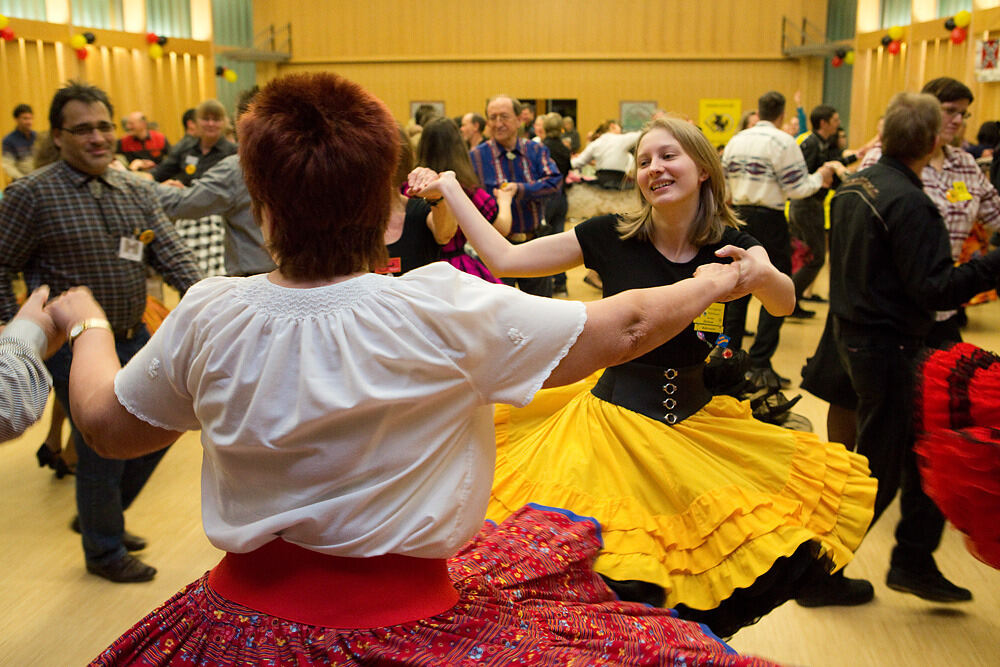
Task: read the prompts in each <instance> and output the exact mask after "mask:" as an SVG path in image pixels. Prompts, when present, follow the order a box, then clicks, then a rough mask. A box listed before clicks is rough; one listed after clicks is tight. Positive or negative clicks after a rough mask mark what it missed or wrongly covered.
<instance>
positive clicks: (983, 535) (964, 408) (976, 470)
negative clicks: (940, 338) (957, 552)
mask: <svg viewBox="0 0 1000 667" xmlns="http://www.w3.org/2000/svg"><path fill="white" fill-rule="evenodd" d="M917 386H918V391H917V394H916V395H917V406H916V407H917V409H916V416H917V422H916V423H917V442H916V452H917V463H918V465H919V467H920V474H921V478H922V480H923V487H924V491H925V492H926V493H927V495H928V496H929V497H930V498H931V499H932V500H933V501H934V502H935V504H936V505H937V506H938V507H939V508H940V509H941V513H942V514H944V515H945V516H946V517H947V518H948V520H949V521H951V523H952V524H953V525H954V526H955V527H956V528H958V529H959V530H960V531H962V532H963V533H965V535H966V538H967V539H966V545H967V546H968V548H969V551H970V552H972V553H973V555H975V556H976V557H977V558H979V559H980V560H982V561H983V562H985V563H987V564H988V565H991V566H992V567H995V568H998V569H1000V357H997V356H996V355H994V354H992V353H990V352H986V351H985V350H981V349H979V348H978V347H975V346H974V345H970V344H968V343H957V344H955V345H952V346H951V347H949V348H948V349H945V350H934V351H932V352H929V353H928V355H927V356H926V357H925V358H924V359H923V360H922V361H921V364H920V372H919V375H918V384H917Z"/></svg>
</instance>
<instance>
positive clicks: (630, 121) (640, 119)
mask: <svg viewBox="0 0 1000 667" xmlns="http://www.w3.org/2000/svg"><path fill="white" fill-rule="evenodd" d="M619 110H620V112H621V124H622V130H624V131H625V132H635V131H636V130H641V129H642V126H643V125H645V124H646V122H647V121H648V120H649V119H650V118H652V117H653V114H654V113H656V102H655V101H649V102H629V101H625V100H622V101H621V102H619Z"/></svg>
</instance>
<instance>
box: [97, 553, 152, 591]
mask: <svg viewBox="0 0 1000 667" xmlns="http://www.w3.org/2000/svg"><path fill="white" fill-rule="evenodd" d="M87 572H90V573H91V574H96V575H97V576H98V577H104V578H105V579H107V580H108V581H113V582H115V583H116V584H136V583H139V582H143V581H150V580H152V578H153V577H155V576H156V568H155V567H151V566H149V565H146V564H145V563H143V562H142V561H141V560H139V559H138V558H136V557H135V556H132V555H129V554H125V555H124V556H122V557H121V558H119V559H118V560H116V561H113V562H111V563H108V564H106V565H95V564H93V563H87Z"/></svg>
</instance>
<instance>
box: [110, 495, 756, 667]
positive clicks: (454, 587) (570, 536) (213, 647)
mask: <svg viewBox="0 0 1000 667" xmlns="http://www.w3.org/2000/svg"><path fill="white" fill-rule="evenodd" d="M600 547H601V542H600V535H599V528H598V526H597V524H596V522H595V521H593V520H592V519H585V518H581V517H577V516H573V515H569V514H567V513H563V512H561V511H556V510H550V509H547V508H540V507H525V508H523V509H521V510H520V511H518V512H517V513H515V514H514V515H512V516H511V517H510V518H509V519H507V520H506V521H504V522H503V523H502V524H501V525H499V526H495V525H493V524H490V523H487V524H485V525H484V526H483V529H482V530H481V531H480V533H479V534H478V535H477V536H476V537H475V538H474V539H473V540H472V541H470V542H469V544H468V545H466V547H465V548H464V549H463V550H462V551H461V552H460V553H459V554H457V555H456V556H454V557H453V558H451V559H449V560H448V561H447V564H446V567H447V574H448V578H449V579H450V582H449V583H442V582H441V581H440V580H439V578H438V577H436V576H435V575H434V569H435V567H436V566H435V565H434V563H435V561H427V562H425V563H424V564H423V565H419V564H417V565H418V566H419V567H422V568H425V570H424V571H423V574H422V575H421V576H416V577H415V576H412V575H413V572H414V570H413V569H412V566H413V565H414V563H409V564H408V563H406V561H407V560H411V561H416V560H418V559H405V557H398V556H396V557H390V560H388V561H386V560H383V559H381V558H380V559H340V558H334V559H332V562H334V563H335V565H334V567H333V570H335V572H333V573H331V572H330V571H329V570H330V568H327V571H326V572H325V573H324V571H323V568H322V567H319V568H316V567H312V566H311V565H310V563H313V565H315V564H316V560H315V559H316V558H317V556H316V554H315V552H309V551H307V550H305V549H300V548H298V547H286V546H282V547H278V549H280V551H281V559H282V561H281V562H282V563H283V566H284V569H285V570H299V569H301V568H300V563H304V565H303V566H301V567H304V568H305V570H306V571H308V572H310V575H309V576H310V577H312V578H313V581H312V584H310V585H304V582H303V581H302V580H301V579H296V577H291V578H290V579H289V580H290V581H291V582H292V583H291V584H290V585H289V586H288V587H286V588H285V589H284V590H282V591H280V592H279V591H274V590H271V591H267V590H266V589H267V586H261V585H260V582H259V581H247V582H245V584H246V589H247V590H248V591H249V592H247V591H244V590H243V589H241V588H239V587H236V588H232V590H233V591H235V593H236V595H235V596H236V597H242V598H251V599H255V600H257V603H258V604H259V606H261V607H266V608H268V609H273V608H276V607H275V605H277V606H278V607H277V608H280V606H281V605H282V604H284V603H283V602H282V600H286V601H287V600H288V599H292V600H296V599H297V600H299V602H300V605H298V606H299V607H302V608H303V609H304V610H303V609H298V610H297V611H296V612H294V613H296V614H298V615H300V616H301V615H302V614H305V615H307V616H308V615H311V617H312V620H315V619H316V618H336V615H337V614H342V611H343V609H345V608H347V609H349V610H351V611H357V613H352V614H351V617H350V619H349V622H348V623H346V625H348V626H349V627H329V626H327V625H322V624H311V623H304V622H301V621H296V620H289V619H288V618H284V617H281V616H278V615H274V614H271V613H267V612H266V611H261V610H259V609H254V608H250V607H248V606H245V604H241V603H239V602H236V601H234V600H232V599H228V598H227V597H223V595H221V594H220V592H219V591H218V590H216V589H215V588H214V587H213V585H212V581H213V580H216V581H218V582H219V585H220V587H222V588H227V590H228V589H229V587H231V586H233V584H234V583H235V582H237V581H238V580H239V578H240V577H243V576H247V575H248V574H250V573H251V572H252V570H253V568H254V567H255V566H256V565H260V564H262V563H263V564H264V565H265V567H270V565H271V563H273V560H270V559H269V557H268V556H267V554H266V553H265V554H264V555H263V556H262V557H261V558H257V559H254V557H253V556H251V557H250V559H249V560H248V559H246V558H245V557H243V558H242V559H237V562H236V563H235V567H234V563H233V562H232V561H230V562H229V564H228V565H227V564H226V559H229V558H230V556H227V557H226V559H224V560H223V563H222V564H220V567H217V568H216V569H215V570H213V572H211V573H208V574H206V575H205V576H203V577H202V578H201V579H199V580H198V581H196V582H194V583H192V584H190V585H189V586H188V587H187V588H185V589H184V590H182V591H181V592H179V593H178V594H177V595H175V596H174V597H173V598H171V599H170V600H168V601H167V602H166V603H165V604H164V605H163V606H161V607H160V608H159V609H157V610H155V611H154V612H152V613H151V614H150V615H149V616H147V617H146V618H145V619H143V620H142V621H140V622H139V623H138V624H137V625H135V626H134V627H133V628H132V629H131V630H129V631H128V632H127V633H125V634H124V635H123V636H122V637H121V638H119V639H118V641H116V642H115V643H114V644H113V645H112V646H111V647H110V648H108V649H107V650H106V651H105V652H104V653H102V654H101V655H100V656H98V658H97V659H96V660H95V661H94V662H93V663H92V664H94V665H192V666H195V665H198V666H199V667H201V666H205V665H227V666H228V665H247V666H249V665H313V664H318V665H428V666H430V665H433V666H440V665H449V666H450V665H587V666H590V665H668V664H669V665H674V664H684V665H767V664H772V663H769V662H768V661H765V660H761V659H758V658H752V657H745V656H740V655H738V654H736V653H735V652H734V651H733V650H732V649H730V648H729V647H728V646H727V645H726V644H724V643H722V642H721V641H719V640H718V639H717V638H715V637H714V636H713V635H712V634H711V633H710V632H709V631H708V630H707V629H706V628H705V627H703V626H701V625H698V624H695V623H691V622H688V621H682V620H680V619H677V618H676V617H675V615H674V613H673V612H672V611H671V610H665V609H655V608H651V607H647V606H645V605H641V604H637V603H631V602H621V601H618V600H616V599H615V597H614V594H613V593H612V592H611V591H610V589H608V588H607V586H605V584H604V583H603V581H602V580H601V579H600V577H599V576H597V575H596V574H595V573H594V572H593V570H592V569H591V563H592V562H593V560H594V558H595V557H596V554H597V551H598V550H599V549H600ZM263 549H267V547H264V548H263ZM258 551H261V550H258ZM298 552H306V553H298ZM256 553H257V552H254V554H256ZM275 553H276V552H272V553H271V556H274V554H275ZM296 554H298V555H296ZM244 556H246V555H244ZM320 558H329V557H323V556H320ZM399 559H402V560H399ZM254 560H257V563H256V565H255V563H254ZM349 561H355V564H356V565H357V567H352V566H351V564H350V563H349ZM358 561H360V563H359V562H358ZM365 561H376V562H377V565H376V566H375V568H376V570H375V571H378V570H379V569H380V568H381V572H380V574H379V575H378V576H379V578H380V579H381V580H383V581H384V580H386V579H388V580H393V579H396V581H397V582H399V585H400V586H402V587H403V589H402V590H401V592H400V596H401V597H402V596H414V595H416V596H419V597H420V598H422V599H424V600H426V601H427V602H426V604H429V605H432V606H433V605H435V604H436V605H441V604H443V603H445V601H446V600H447V598H448V595H449V593H448V590H449V589H450V590H451V591H453V593H452V594H453V595H455V596H456V597H457V602H455V603H454V604H453V605H452V606H450V607H448V608H446V609H442V610H440V611H438V612H437V613H434V614H432V615H429V616H426V617H423V618H418V619H415V620H408V621H401V622H393V623H392V624H389V625H381V626H377V627H370V626H369V627H364V626H365V625H366V621H372V620H376V619H381V620H384V619H385V614H386V613H387V612H386V611H385V609H384V608H381V609H380V605H377V604H376V605H372V604H368V605H365V604H363V602H364V597H365V595H366V591H367V593H368V594H370V595H374V596H378V595H384V594H386V593H387V592H390V591H391V590H392V588H393V587H394V586H385V585H383V584H382V583H380V582H378V581H368V582H367V583H368V585H367V586H366V585H365V584H364V583H363V582H364V579H365V577H368V576H370V575H369V573H368V568H369V564H367V563H365ZM345 562H346V563H345ZM345 564H346V567H345ZM244 566H246V567H244ZM220 568H222V569H224V570H228V571H226V572H222V573H220V572H219V570H220ZM310 568H311V569H310ZM406 573H409V574H410V575H411V577H410V579H411V581H410V583H405V582H404V579H405V575H406ZM279 578H281V577H280V576H279ZM317 578H319V579H321V580H322V582H321V583H317V582H316V579H317ZM286 579H287V578H286ZM414 580H416V581H414ZM330 581H339V582H340V585H339V586H338V587H335V588H327V587H326V586H327V584H328V583H329V582H330ZM421 582H423V583H421ZM296 587H297V590H295V589H296ZM419 589H423V590H419ZM317 591H321V592H322V591H326V595H325V596H324V595H318V594H317ZM269 596H270V598H269ZM324 597H329V598H333V599H334V600H336V601H337V602H338V604H336V605H330V609H326V610H324V609H322V607H323V606H324V602H323V598H324ZM404 602H405V600H404ZM389 604H390V605H393V603H392V602H389ZM420 604H421V603H419V602H418V603H412V604H408V605H403V606H409V607H410V611H409V613H414V612H413V610H414V609H417V608H419V607H420ZM393 606H395V605H393ZM338 607H339V609H340V611H338V610H337V608H338ZM354 607H357V609H356V610H355V609H354ZM388 613H390V615H391V614H397V612H395V611H393V612H388ZM403 613H404V614H405V613H407V612H403ZM317 614H318V616H317ZM324 614H333V615H332V616H330V615H326V616H324ZM397 616H398V614H397ZM397 620H398V619H394V621H397Z"/></svg>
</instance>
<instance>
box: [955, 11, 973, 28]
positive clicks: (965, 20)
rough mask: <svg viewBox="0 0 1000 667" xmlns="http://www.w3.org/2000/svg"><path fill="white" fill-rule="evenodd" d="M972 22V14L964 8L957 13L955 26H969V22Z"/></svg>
mask: <svg viewBox="0 0 1000 667" xmlns="http://www.w3.org/2000/svg"><path fill="white" fill-rule="evenodd" d="M970 23H972V14H970V13H969V12H967V11H965V10H964V9H963V10H962V11H960V12H959V13H957V14H955V26H956V27H958V28H967V27H968V26H969V24H970Z"/></svg>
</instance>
